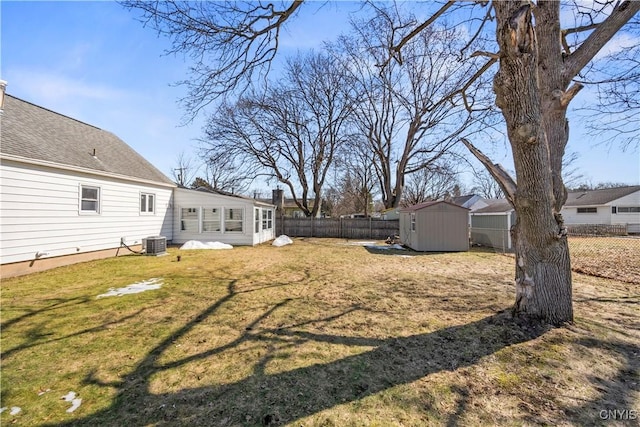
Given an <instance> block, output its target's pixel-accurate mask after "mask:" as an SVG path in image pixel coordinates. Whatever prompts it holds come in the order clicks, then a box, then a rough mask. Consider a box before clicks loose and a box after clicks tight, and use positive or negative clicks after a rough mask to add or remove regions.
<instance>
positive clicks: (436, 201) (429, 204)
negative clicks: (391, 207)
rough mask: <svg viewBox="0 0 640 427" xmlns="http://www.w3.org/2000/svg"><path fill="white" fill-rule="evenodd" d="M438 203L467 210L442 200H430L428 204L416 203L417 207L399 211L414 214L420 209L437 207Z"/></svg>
mask: <svg viewBox="0 0 640 427" xmlns="http://www.w3.org/2000/svg"><path fill="white" fill-rule="evenodd" d="M439 203H445V204H447V205H451V206H455V207H456V208H461V209H466V210H469V209H467V208H465V207H463V206H460V205H456V204H455V203H451V202H447V201H444V200H432V201H429V202H423V203H418V204H417V205H413V206H407V207H406V208H402V209H400V212H415V211H419V210H420V209H424V208H428V207H429V206H433V205H437V204H439Z"/></svg>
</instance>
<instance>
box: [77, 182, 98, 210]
mask: <svg viewBox="0 0 640 427" xmlns="http://www.w3.org/2000/svg"><path fill="white" fill-rule="evenodd" d="M80 212H82V213H100V187H91V186H88V185H81V186H80Z"/></svg>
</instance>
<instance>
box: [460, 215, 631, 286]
mask: <svg viewBox="0 0 640 427" xmlns="http://www.w3.org/2000/svg"><path fill="white" fill-rule="evenodd" d="M632 225H636V224H632ZM628 230H629V227H628V226H626V227H625V226H624V225H623V226H601V225H590V224H587V225H581V226H573V227H569V229H568V231H569V237H568V241H569V253H570V255H571V268H572V270H574V271H576V272H579V273H584V274H589V275H592V276H597V277H604V278H609V279H615V280H620V281H623V282H627V283H635V284H640V235H639V234H628ZM509 236H510V234H509V231H508V230H504V229H474V228H472V229H471V243H472V245H473V246H480V247H485V248H487V249H489V250H493V251H495V252H497V253H503V254H510V253H513V242H512V241H511V240H510V238H509Z"/></svg>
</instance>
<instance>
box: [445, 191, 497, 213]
mask: <svg viewBox="0 0 640 427" xmlns="http://www.w3.org/2000/svg"><path fill="white" fill-rule="evenodd" d="M447 201H449V202H451V203H453V204H455V205H458V206H462V207H463V208H467V209H469V210H470V211H475V210H477V209H482V208H484V207H486V206H489V202H487V201H486V200H485V199H483V198H482V197H481V196H478V195H477V194H467V195H466V196H457V197H452V198H451V199H449V200H447Z"/></svg>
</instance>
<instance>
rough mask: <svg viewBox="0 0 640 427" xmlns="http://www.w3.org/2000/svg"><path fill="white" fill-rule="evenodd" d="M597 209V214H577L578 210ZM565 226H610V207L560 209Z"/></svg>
mask: <svg viewBox="0 0 640 427" xmlns="http://www.w3.org/2000/svg"><path fill="white" fill-rule="evenodd" d="M587 207H591V208H597V209H598V212H597V213H578V208H587ZM561 213H562V218H563V219H564V223H565V224H569V225H570V224H611V206H578V207H576V206H565V207H564V208H562V211H561Z"/></svg>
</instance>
